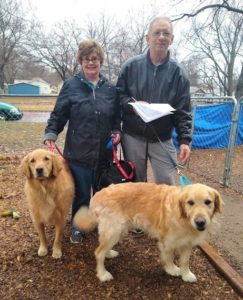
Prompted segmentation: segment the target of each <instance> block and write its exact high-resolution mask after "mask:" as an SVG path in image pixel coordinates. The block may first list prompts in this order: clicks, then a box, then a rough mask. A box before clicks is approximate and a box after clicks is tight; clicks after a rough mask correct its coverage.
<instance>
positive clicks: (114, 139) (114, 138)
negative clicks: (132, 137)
mask: <svg viewBox="0 0 243 300" xmlns="http://www.w3.org/2000/svg"><path fill="white" fill-rule="evenodd" d="M111 138H112V144H113V145H118V144H119V143H120V141H121V136H120V134H119V133H116V134H112V135H111Z"/></svg>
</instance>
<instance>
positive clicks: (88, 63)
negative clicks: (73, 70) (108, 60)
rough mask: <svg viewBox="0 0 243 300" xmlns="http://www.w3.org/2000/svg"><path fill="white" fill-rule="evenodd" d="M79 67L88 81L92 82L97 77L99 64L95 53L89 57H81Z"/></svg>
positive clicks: (98, 58)
mask: <svg viewBox="0 0 243 300" xmlns="http://www.w3.org/2000/svg"><path fill="white" fill-rule="evenodd" d="M81 66H82V69H83V71H84V74H85V76H86V77H87V78H88V79H91V80H92V79H95V78H98V77H99V73H100V67H101V63H100V57H99V56H98V55H97V53H96V52H91V53H90V54H89V55H86V56H84V57H82V62H81Z"/></svg>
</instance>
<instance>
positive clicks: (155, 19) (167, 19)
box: [148, 16, 173, 33]
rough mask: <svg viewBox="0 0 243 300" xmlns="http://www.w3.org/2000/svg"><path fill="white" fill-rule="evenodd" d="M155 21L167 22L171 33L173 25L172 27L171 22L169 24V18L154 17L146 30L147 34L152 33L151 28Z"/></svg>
mask: <svg viewBox="0 0 243 300" xmlns="http://www.w3.org/2000/svg"><path fill="white" fill-rule="evenodd" d="M157 21H166V22H168V23H169V24H170V27H171V32H172V33H173V25H172V22H171V20H170V18H168V17H164V16H159V17H156V18H154V19H153V20H152V21H151V22H150V24H149V28H148V33H150V32H151V31H152V27H153V25H154V23H155V22H157Z"/></svg>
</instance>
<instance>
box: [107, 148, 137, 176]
mask: <svg viewBox="0 0 243 300" xmlns="http://www.w3.org/2000/svg"><path fill="white" fill-rule="evenodd" d="M112 155H113V159H114V162H115V164H116V166H117V168H118V170H119V171H120V173H121V174H122V175H123V176H124V178H126V179H127V180H131V179H132V178H133V175H134V174H133V170H134V164H133V163H132V162H131V161H128V164H129V165H130V167H131V169H132V172H131V174H130V175H128V174H127V172H126V171H125V170H124V169H123V167H122V166H121V164H120V162H119V160H118V158H117V152H116V147H115V145H114V144H113V143H112Z"/></svg>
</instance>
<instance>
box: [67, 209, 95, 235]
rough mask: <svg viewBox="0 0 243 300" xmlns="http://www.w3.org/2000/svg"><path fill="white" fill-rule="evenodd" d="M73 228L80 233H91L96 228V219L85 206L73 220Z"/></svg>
mask: <svg viewBox="0 0 243 300" xmlns="http://www.w3.org/2000/svg"><path fill="white" fill-rule="evenodd" d="M73 224H74V226H75V227H77V228H78V229H80V230H82V231H92V230H93V229H95V228H96V227H97V221H96V218H95V217H94V216H93V215H92V213H91V212H90V210H89V208H88V207H87V206H82V207H81V208H80V209H79V210H78V211H77V212H76V214H75V216H74V218H73Z"/></svg>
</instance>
